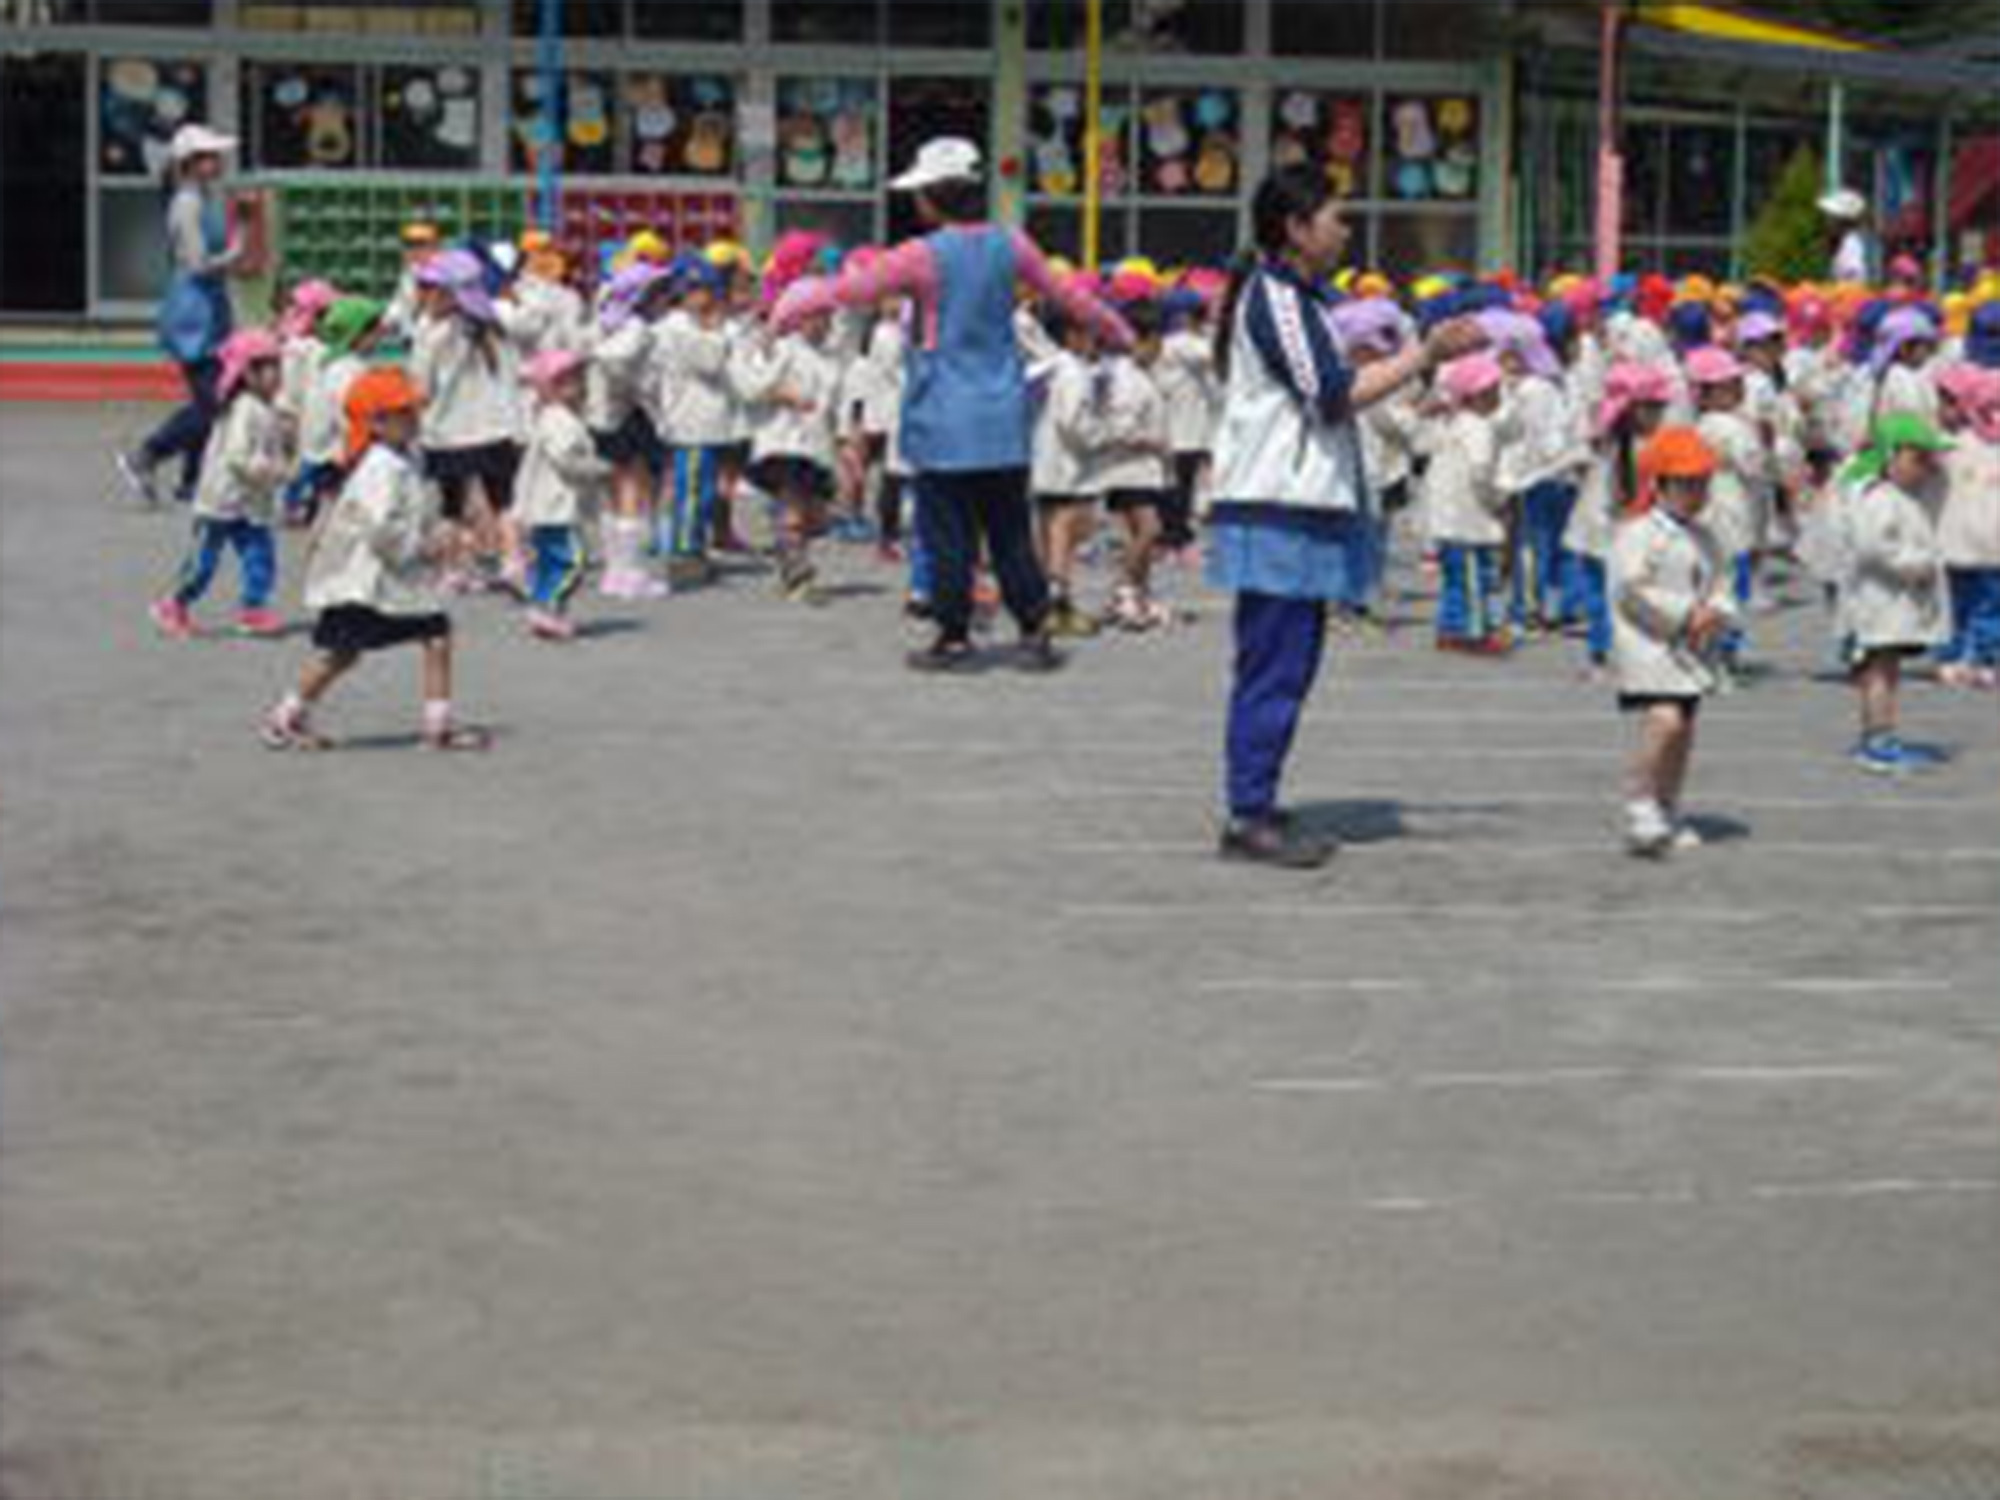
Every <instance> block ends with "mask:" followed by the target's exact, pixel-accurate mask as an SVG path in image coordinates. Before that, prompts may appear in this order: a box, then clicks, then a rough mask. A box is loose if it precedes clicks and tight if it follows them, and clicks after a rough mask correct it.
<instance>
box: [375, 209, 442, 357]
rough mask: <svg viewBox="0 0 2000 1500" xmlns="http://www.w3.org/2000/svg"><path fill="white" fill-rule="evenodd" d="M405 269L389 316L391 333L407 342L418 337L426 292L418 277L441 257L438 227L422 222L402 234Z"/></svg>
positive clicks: (409, 227) (407, 226)
mask: <svg viewBox="0 0 2000 1500" xmlns="http://www.w3.org/2000/svg"><path fill="white" fill-rule="evenodd" d="M401 237H402V241H403V269H402V271H401V273H400V274H399V275H398V276H397V278H396V290H395V294H394V295H393V296H391V297H390V299H389V310H388V313H387V315H386V318H387V322H388V326H389V330H390V332H392V333H394V334H395V335H396V336H397V337H398V338H400V339H402V340H404V341H405V342H407V341H409V340H410V339H412V338H414V337H415V336H416V331H417V322H418V315H419V313H420V311H421V307H420V304H421V303H422V301H423V288H422V286H421V285H420V284H419V282H418V279H417V276H418V272H420V271H422V270H423V268H424V265H425V263H426V262H427V261H429V260H430V258H431V257H432V256H434V255H436V254H437V253H438V231H437V226H436V225H435V224H427V223H424V222H422V221H420V220H419V221H416V222H413V223H409V224H405V225H404V226H403V232H402V236H401Z"/></svg>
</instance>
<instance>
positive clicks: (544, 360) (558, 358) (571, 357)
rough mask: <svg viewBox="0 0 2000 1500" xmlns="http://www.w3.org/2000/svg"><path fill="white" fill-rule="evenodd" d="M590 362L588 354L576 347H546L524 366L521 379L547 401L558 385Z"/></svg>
mask: <svg viewBox="0 0 2000 1500" xmlns="http://www.w3.org/2000/svg"><path fill="white" fill-rule="evenodd" d="M589 363H590V357H589V356H588V355H585V354H579V353H578V352H577V351H576V350H574V349H544V350H542V351H541V353H539V354H537V355H536V356H535V357H534V358H533V359H531V360H529V361H528V363H527V364H526V366H524V367H523V369H522V371H521V379H522V380H524V381H525V382H526V383H527V384H528V386H529V387H530V388H531V389H532V390H533V391H534V393H535V394H536V395H537V396H540V397H541V398H542V399H543V400H544V401H547V400H549V399H550V398H551V397H552V396H553V395H554V394H555V388H556V387H557V386H558V385H560V384H561V383H562V382H563V381H564V380H566V379H567V378H568V377H570V376H571V375H574V374H575V373H576V372H577V371H578V370H581V369H582V368H583V367H584V366H585V365H587V364H589Z"/></svg>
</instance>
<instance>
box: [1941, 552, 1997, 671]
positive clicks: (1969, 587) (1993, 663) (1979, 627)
mask: <svg viewBox="0 0 2000 1500" xmlns="http://www.w3.org/2000/svg"><path fill="white" fill-rule="evenodd" d="M1947 576H1948V577H1949V579H1950V580H1951V640H1950V642H1949V643H1948V644H1947V645H1946V646H1945V648H1944V649H1943V650H1942V651H1940V652H1939V653H1938V656H1939V659H1940V660H1942V661H1947V662H1962V663H1964V664H1965V665H1966V666H1968V667H2000V568H1951V569H1948V570H1947Z"/></svg>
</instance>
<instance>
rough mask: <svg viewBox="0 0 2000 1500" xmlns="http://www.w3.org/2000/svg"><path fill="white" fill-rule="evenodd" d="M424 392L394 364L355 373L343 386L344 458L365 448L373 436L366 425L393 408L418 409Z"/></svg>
mask: <svg viewBox="0 0 2000 1500" xmlns="http://www.w3.org/2000/svg"><path fill="white" fill-rule="evenodd" d="M423 405H424V393H423V391H422V390H420V389H419V388H418V386H417V383H416V382H415V381H414V380H412V379H410V377H409V376H408V375H407V374H406V373H404V371H403V370H402V369H401V367H399V366H396V365H383V366H382V367H380V368H379V369H374V370H369V371H366V372H365V373H363V374H361V375H358V376H356V377H355V379H354V383H353V384H352V385H350V386H348V388H347V403H346V406H347V461H348V463H349V464H352V463H353V462H354V461H355V460H356V459H358V458H360V457H361V455H362V454H363V453H364V452H366V451H367V449H368V444H369V443H370V442H372V441H373V435H372V434H371V433H370V432H369V430H368V424H369V423H371V422H373V421H374V420H375V418H377V417H380V416H385V415H387V414H388V413H390V412H393V411H421V410H422V409H423Z"/></svg>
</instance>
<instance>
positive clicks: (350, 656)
mask: <svg viewBox="0 0 2000 1500" xmlns="http://www.w3.org/2000/svg"><path fill="white" fill-rule="evenodd" d="M360 660H361V658H360V656H358V655H357V654H355V653H354V652H352V651H345V652H333V651H323V652H321V653H319V654H318V655H317V656H314V657H313V658H312V659H311V660H309V661H308V662H307V663H306V664H305V666H303V667H302V668H300V669H299V685H298V688H297V689H296V693H297V697H298V700H299V706H300V707H301V708H310V707H311V706H312V705H313V704H315V703H317V702H319V700H320V699H322V698H324V697H325V696H326V694H327V690H328V689H329V688H331V687H332V686H333V685H334V684H335V683H336V682H338V681H340V679H341V678H343V677H345V676H346V675H347V674H348V673H349V672H350V671H352V670H353V668H354V664H355V663H356V662H358V661H360Z"/></svg>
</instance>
